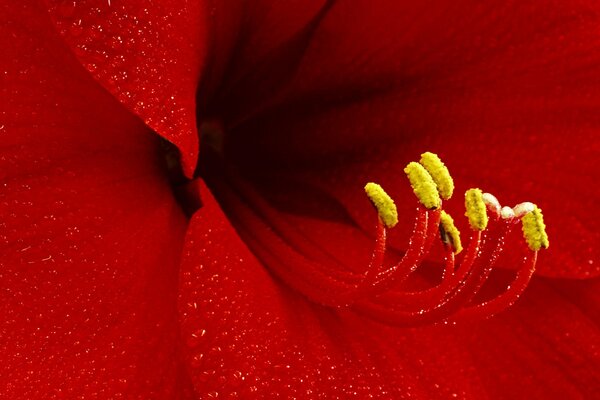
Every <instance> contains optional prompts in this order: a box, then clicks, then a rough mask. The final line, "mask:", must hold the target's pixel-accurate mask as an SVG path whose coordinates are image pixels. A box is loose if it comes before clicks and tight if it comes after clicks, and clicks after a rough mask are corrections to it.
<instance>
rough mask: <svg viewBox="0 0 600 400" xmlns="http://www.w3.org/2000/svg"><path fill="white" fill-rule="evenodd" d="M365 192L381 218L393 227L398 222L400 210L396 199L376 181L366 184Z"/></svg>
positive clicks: (385, 223)
mask: <svg viewBox="0 0 600 400" xmlns="http://www.w3.org/2000/svg"><path fill="white" fill-rule="evenodd" d="M365 192H366V193H367V196H368V197H369V200H371V203H373V206H374V207H375V209H376V210H377V213H378V214H379V218H381V221H382V222H383V223H384V225H385V226H386V227H387V228H393V227H394V226H396V224H397V223H398V210H397V209H396V204H394V200H392V198H391V197H390V196H388V194H387V193H386V192H385V190H383V188H382V187H381V186H379V185H378V184H376V183H373V182H369V183H367V184H366V185H365Z"/></svg>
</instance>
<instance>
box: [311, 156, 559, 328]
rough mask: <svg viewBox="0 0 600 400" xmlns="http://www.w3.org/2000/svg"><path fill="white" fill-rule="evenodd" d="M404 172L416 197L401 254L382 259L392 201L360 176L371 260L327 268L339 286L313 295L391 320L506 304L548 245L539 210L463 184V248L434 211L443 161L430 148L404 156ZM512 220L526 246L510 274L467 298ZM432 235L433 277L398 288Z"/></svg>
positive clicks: (440, 318) (447, 187) (449, 317)
mask: <svg viewBox="0 0 600 400" xmlns="http://www.w3.org/2000/svg"><path fill="white" fill-rule="evenodd" d="M404 171H405V173H406V175H407V177H408V179H409V181H410V184H411V186H412V188H413V191H414V193H415V195H416V197H417V199H418V202H417V203H418V204H417V216H416V222H415V226H414V230H413V232H412V234H411V237H410V240H409V245H408V248H407V249H406V252H405V253H404V256H403V257H402V258H401V259H400V260H399V262H397V263H395V264H394V265H391V266H384V262H385V253H386V247H387V236H388V231H389V230H390V229H392V228H393V227H394V226H395V225H396V224H397V222H398V213H397V210H396V206H395V204H394V201H393V200H392V199H391V198H390V196H388V194H387V193H386V192H385V191H384V190H383V189H382V188H381V186H379V185H378V184H376V183H368V184H367V185H366V186H365V192H366V194H367V196H368V198H369V199H370V200H371V202H372V204H373V206H374V207H375V209H376V211H377V215H378V218H377V229H376V232H377V235H376V242H375V246H374V250H373V254H372V257H371V262H370V264H369V266H368V267H367V268H366V269H365V271H364V273H362V274H360V276H359V277H358V278H356V277H353V278H354V279H350V278H349V277H347V276H343V274H341V273H339V272H338V273H337V276H333V275H329V276H328V279H327V280H328V281H329V282H332V280H338V282H342V281H345V283H344V285H343V289H339V285H336V286H338V290H330V289H328V288H321V291H320V293H321V294H322V295H321V296H318V297H319V299H318V301H320V302H321V303H324V304H328V305H330V306H336V307H349V308H351V309H353V310H354V311H357V312H359V313H362V314H365V315H368V316H370V317H372V318H374V319H376V320H378V321H380V322H384V323H387V324H391V325H397V326H418V325H424V324H433V323H453V322H455V321H458V320H461V319H465V318H471V317H488V316H491V315H494V314H496V313H498V312H500V311H502V310H504V309H506V308H508V307H509V306H511V305H512V304H513V303H514V302H515V301H516V300H517V299H518V298H519V296H520V295H521V294H522V293H523V291H524V290H525V288H526V287H527V285H528V283H529V281H530V279H531V277H532V275H533V273H534V270H535V264H536V259H537V252H538V250H540V249H541V248H547V247H548V236H547V235H546V232H545V225H544V222H543V216H542V213H541V211H540V209H539V208H538V207H537V206H536V205H534V204H533V203H529V202H525V203H521V204H519V205H517V206H515V207H513V208H510V207H501V206H500V203H499V202H498V200H497V199H496V197H494V196H493V195H491V194H489V193H483V192H482V191H481V190H479V189H469V190H468V191H467V192H466V193H465V208H466V213H465V215H466V216H467V218H468V221H469V226H470V230H471V232H470V233H471V235H470V240H469V243H468V244H467V245H466V247H465V249H464V252H463V246H462V243H461V238H460V232H459V231H458V229H457V228H456V226H455V225H454V220H453V219H452V217H451V216H450V215H449V214H447V213H446V212H445V211H443V210H442V201H443V200H448V199H450V197H451V196H452V193H453V190H454V183H453V180H452V178H451V176H450V174H449V172H448V169H447V168H446V166H445V165H444V164H443V163H442V161H441V160H440V159H439V158H438V156H437V155H435V154H433V153H424V154H423V155H422V157H421V159H420V161H419V162H418V163H417V162H411V163H410V164H408V166H407V167H406V168H405V170H404ZM519 222H521V225H522V230H523V237H524V239H525V243H526V244H527V247H525V246H522V247H523V252H524V253H523V257H522V260H521V266H520V267H519V268H518V269H517V272H516V277H515V278H514V280H513V281H512V282H511V283H510V285H509V286H508V287H507V288H506V289H505V290H504V291H503V292H502V293H500V294H499V295H497V296H496V297H493V298H492V299H490V300H486V301H483V302H474V299H475V298H476V295H477V294H478V293H479V292H480V289H481V288H482V286H483V285H484V283H485V282H486V281H487V280H488V278H489V276H490V274H491V272H492V270H493V268H494V266H495V264H496V261H497V260H498V258H499V257H500V255H501V253H502V252H503V250H504V249H505V247H506V245H505V244H506V243H505V242H507V240H510V238H512V236H510V237H509V233H510V231H511V230H512V228H513V227H514V226H515V225H516V224H517V223H519ZM440 236H441V242H442V243H443V247H444V251H445V260H444V266H443V276H442V277H441V280H440V281H439V282H438V283H437V284H436V285H435V286H433V287H427V288H426V289H422V290H416V291H408V290H406V289H403V287H405V286H406V285H403V283H405V282H406V281H407V280H408V278H409V277H411V276H412V275H413V274H414V273H415V272H416V271H417V270H418V268H419V267H420V266H421V265H422V263H423V261H424V260H425V259H426V257H427V256H428V255H429V254H430V252H431V249H432V247H433V244H434V242H435V241H436V238H439V237H440ZM461 252H463V254H461V256H459V257H457V255H458V254H459V253H461ZM459 259H460V263H459V262H458V260H459ZM329 272H332V273H333V271H329ZM319 273H323V271H321V272H319ZM334 275H336V274H334ZM315 281H319V279H316V280H313V282H315ZM313 289H316V290H315V292H314V293H318V292H319V288H313Z"/></svg>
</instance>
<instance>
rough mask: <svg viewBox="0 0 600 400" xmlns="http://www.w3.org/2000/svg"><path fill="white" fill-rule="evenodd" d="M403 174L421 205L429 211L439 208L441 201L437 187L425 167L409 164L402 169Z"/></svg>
mask: <svg viewBox="0 0 600 400" xmlns="http://www.w3.org/2000/svg"><path fill="white" fill-rule="evenodd" d="M404 172H405V173H406V176H408V180H409V181H410V185H411V186H412V188H413V192H414V193H415V195H416V196H417V198H418V199H419V201H420V202H421V204H423V205H424V206H425V207H426V208H428V209H430V210H432V209H436V208H439V207H440V206H441V204H442V200H441V199H440V194H439V192H438V189H437V186H436V184H435V182H434V181H433V178H432V177H431V175H429V172H427V170H426V169H425V167H423V166H422V165H421V164H419V163H416V162H411V163H409V164H408V165H407V166H406V168H404Z"/></svg>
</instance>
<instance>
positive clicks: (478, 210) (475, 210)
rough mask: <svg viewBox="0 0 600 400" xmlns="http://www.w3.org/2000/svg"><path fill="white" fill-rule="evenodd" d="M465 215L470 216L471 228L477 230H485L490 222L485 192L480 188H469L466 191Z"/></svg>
mask: <svg viewBox="0 0 600 400" xmlns="http://www.w3.org/2000/svg"><path fill="white" fill-rule="evenodd" d="M465 209H466V210H467V211H466V213H465V215H466V216H467V218H469V224H470V225H471V228H473V230H476V231H483V230H485V228H486V227H487V224H488V216H487V212H486V207H485V203H484V201H483V192H482V191H481V190H480V189H469V190H467V191H466V193H465Z"/></svg>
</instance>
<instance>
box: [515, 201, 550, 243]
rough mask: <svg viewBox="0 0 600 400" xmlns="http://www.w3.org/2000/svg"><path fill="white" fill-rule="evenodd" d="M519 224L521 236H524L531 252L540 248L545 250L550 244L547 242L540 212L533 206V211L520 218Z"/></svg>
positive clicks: (544, 225)
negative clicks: (520, 223) (521, 225)
mask: <svg viewBox="0 0 600 400" xmlns="http://www.w3.org/2000/svg"><path fill="white" fill-rule="evenodd" d="M521 222H522V224H523V236H525V241H526V242H527V245H528V246H529V248H530V249H531V250H533V251H538V250H539V249H542V248H544V249H547V248H548V246H549V245H550V242H549V241H548V234H547V233H546V224H544V216H543V215H542V210H540V209H539V208H538V207H537V206H536V205H534V207H533V210H532V211H531V212H528V213H526V214H525V215H524V216H523V217H522V218H521Z"/></svg>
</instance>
